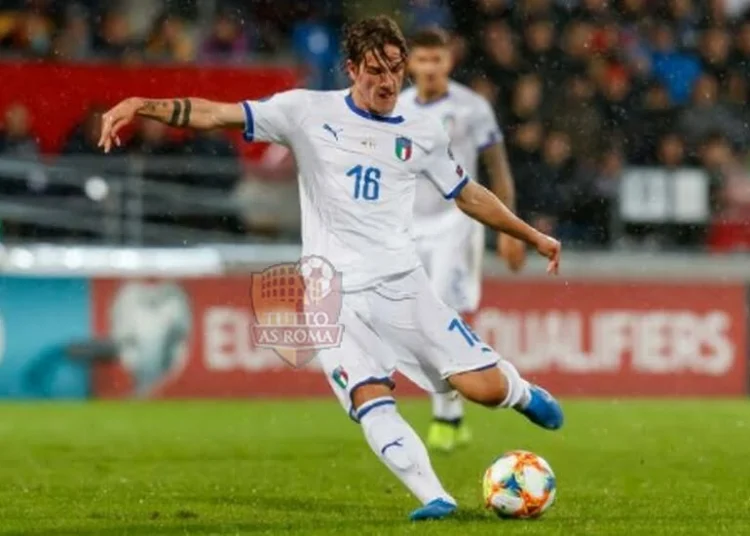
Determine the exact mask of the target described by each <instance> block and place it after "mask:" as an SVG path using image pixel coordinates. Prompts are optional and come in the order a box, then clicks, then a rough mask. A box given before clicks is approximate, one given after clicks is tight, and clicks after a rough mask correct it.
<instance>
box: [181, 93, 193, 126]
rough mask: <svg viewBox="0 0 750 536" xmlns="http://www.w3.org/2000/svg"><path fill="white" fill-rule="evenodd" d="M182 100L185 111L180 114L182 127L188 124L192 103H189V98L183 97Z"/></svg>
mask: <svg viewBox="0 0 750 536" xmlns="http://www.w3.org/2000/svg"><path fill="white" fill-rule="evenodd" d="M182 102H183V104H184V105H185V113H184V114H183V116H182V123H181V124H180V126H182V127H183V128H184V127H186V126H188V125H189V124H190V109H191V107H192V105H191V104H190V99H184V100H183V101H182Z"/></svg>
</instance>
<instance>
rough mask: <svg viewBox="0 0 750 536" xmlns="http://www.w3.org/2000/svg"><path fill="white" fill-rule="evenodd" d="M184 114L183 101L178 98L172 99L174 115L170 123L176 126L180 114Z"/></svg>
mask: <svg viewBox="0 0 750 536" xmlns="http://www.w3.org/2000/svg"><path fill="white" fill-rule="evenodd" d="M181 114H182V103H181V102H180V101H178V100H173V101H172V117H171V118H170V119H169V125H170V126H173V127H176V126H177V125H178V124H179V121H180V115H181Z"/></svg>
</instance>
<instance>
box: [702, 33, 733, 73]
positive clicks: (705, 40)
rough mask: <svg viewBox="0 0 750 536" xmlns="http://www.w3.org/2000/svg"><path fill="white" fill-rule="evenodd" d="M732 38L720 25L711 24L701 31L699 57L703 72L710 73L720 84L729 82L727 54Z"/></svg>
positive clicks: (728, 53)
mask: <svg viewBox="0 0 750 536" xmlns="http://www.w3.org/2000/svg"><path fill="white" fill-rule="evenodd" d="M731 45H732V38H731V36H730V35H729V32H728V31H727V30H726V29H725V28H723V27H721V26H711V27H709V28H707V29H705V30H703V32H702V33H701V37H700V49H699V52H700V58H701V68H702V70H703V72H704V73H708V74H710V75H712V76H713V77H714V78H716V79H717V80H718V81H719V84H720V85H721V86H726V84H727V83H728V82H729V55H730V53H731V51H732V48H731Z"/></svg>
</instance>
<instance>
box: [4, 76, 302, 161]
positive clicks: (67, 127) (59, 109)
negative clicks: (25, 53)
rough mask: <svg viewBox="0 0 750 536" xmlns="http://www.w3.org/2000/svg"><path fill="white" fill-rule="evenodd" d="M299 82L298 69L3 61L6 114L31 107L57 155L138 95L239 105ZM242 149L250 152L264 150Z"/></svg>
mask: <svg viewBox="0 0 750 536" xmlns="http://www.w3.org/2000/svg"><path fill="white" fill-rule="evenodd" d="M299 79H300V77H299V73H298V72H297V71H296V70H295V69H290V68H282V67H236V66H227V67H211V66H205V65H201V66H197V65H187V66H175V65H169V66H167V65H165V66H153V65H152V66H123V65H117V64H58V63H47V62H21V61H19V62H0V80H2V81H3V82H2V84H0V110H4V109H5V108H7V107H8V106H9V105H11V104H13V103H21V104H23V105H25V106H26V107H27V108H28V109H29V110H30V112H31V118H32V121H33V131H34V133H35V134H36V135H37V136H38V138H39V142H40V144H41V147H42V149H43V151H45V152H53V153H54V152H57V151H58V150H59V149H60V148H61V146H62V144H63V142H64V140H65V138H66V137H67V136H68V135H69V134H70V132H71V131H72V129H73V128H74V127H75V126H76V125H77V124H79V123H80V122H81V120H82V119H83V116H84V114H85V112H86V110H87V109H88V108H89V107H90V106H92V105H102V106H111V105H114V104H116V103H117V102H118V101H120V100H122V99H124V98H127V97H132V96H139V97H172V96H185V97H205V98H209V99H213V100H223V101H228V102H238V101H240V100H243V99H255V98H260V97H265V96H268V95H270V94H272V93H275V92H278V91H283V90H285V89H290V88H292V87H296V86H297V84H298V82H299ZM29 88H33V91H29ZM235 136H236V138H237V140H236V141H239V133H235ZM238 147H242V150H243V151H248V152H249V153H248V154H250V152H252V151H253V150H258V148H257V147H254V148H253V147H252V146H251V145H249V144H241V145H240V144H238Z"/></svg>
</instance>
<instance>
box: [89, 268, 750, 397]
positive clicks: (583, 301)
mask: <svg viewBox="0 0 750 536" xmlns="http://www.w3.org/2000/svg"><path fill="white" fill-rule="evenodd" d="M93 298H94V305H93V307H94V308H93V315H92V316H93V319H94V323H95V325H94V330H95V333H96V334H97V335H99V336H100V337H110V338H112V339H113V340H114V341H115V342H116V343H117V345H118V348H119V349H120V350H119V353H120V355H119V360H118V362H116V363H112V364H104V365H99V366H98V368H97V370H96V371H95V375H94V377H95V381H94V392H95V394H96V395H98V396H102V397H125V396H151V397H167V398H169V397H275V396H283V397H287V396H313V395H328V394H329V393H330V391H329V387H328V385H327V382H326V380H325V378H323V376H322V373H321V372H320V370H319V369H317V368H316V366H315V362H313V363H312V364H310V365H307V366H306V368H302V369H299V370H297V369H293V368H291V367H290V366H289V365H287V364H286V363H285V362H284V361H283V360H281V359H280V358H279V357H278V356H277V355H276V354H275V353H274V352H272V351H270V350H263V349H257V348H254V347H253V345H252V342H251V340H252V338H251V335H250V324H251V311H250V278H249V277H237V278H215V279H186V280H180V281H143V280H115V279H100V280H95V281H94V282H93ZM473 323H474V325H475V330H476V332H477V333H478V334H479V335H480V336H481V337H483V338H484V339H485V340H486V341H487V342H488V343H490V344H491V345H493V346H494V347H495V348H497V349H498V350H499V351H500V352H501V353H502V354H503V355H504V356H505V357H506V358H508V359H510V360H511V361H513V362H514V363H515V364H516V365H517V366H518V368H519V369H520V370H521V372H522V373H523V374H524V375H525V376H527V377H528V378H530V379H532V380H534V381H538V382H540V383H541V384H542V385H544V386H546V387H548V388H549V389H550V390H552V391H553V392H554V393H555V394H559V395H562V396H638V395H643V396H739V395H743V394H745V393H746V389H747V373H746V352H747V340H746V332H745V325H746V312H745V291H744V287H742V286H741V285H702V284H668V283H643V282H638V283H592V282H580V283H578V282H576V283H566V282H562V281H559V280H558V281H543V282H542V281H538V282H537V281H528V280H524V281H520V280H519V281H515V282H508V281H500V280H488V281H486V282H485V287H484V299H483V303H482V306H481V308H480V311H479V312H478V313H477V314H476V315H475V317H474V319H473ZM397 385H398V387H397V394H399V395H401V394H415V393H418V390H417V389H416V388H415V387H414V386H413V385H411V384H409V383H408V382H406V381H405V380H401V381H398V382H397Z"/></svg>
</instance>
